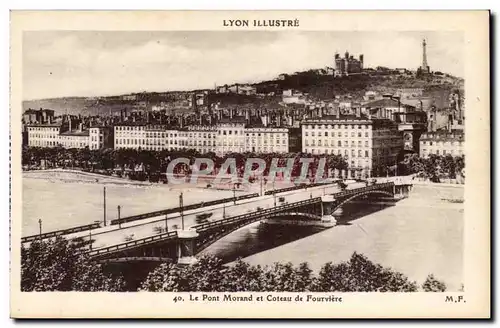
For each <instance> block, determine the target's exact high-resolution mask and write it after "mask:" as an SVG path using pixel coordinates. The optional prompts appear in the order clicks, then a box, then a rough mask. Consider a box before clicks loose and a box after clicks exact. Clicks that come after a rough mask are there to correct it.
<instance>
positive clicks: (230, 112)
mask: <svg viewBox="0 0 500 328" xmlns="http://www.w3.org/2000/svg"><path fill="white" fill-rule="evenodd" d="M229 118H230V119H233V109H232V108H229Z"/></svg>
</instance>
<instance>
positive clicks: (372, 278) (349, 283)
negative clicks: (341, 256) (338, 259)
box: [313, 252, 417, 292]
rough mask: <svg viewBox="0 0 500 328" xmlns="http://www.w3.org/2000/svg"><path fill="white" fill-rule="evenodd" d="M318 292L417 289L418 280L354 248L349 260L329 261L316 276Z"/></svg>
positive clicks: (409, 290)
mask: <svg viewBox="0 0 500 328" xmlns="http://www.w3.org/2000/svg"><path fill="white" fill-rule="evenodd" d="M313 290H314V291H318V292H329V291H330V292H333V291H335V292H375V291H376V292H414V291H417V285H416V283H415V282H412V281H410V280H408V278H407V277H406V276H404V275H403V274H402V273H399V272H396V271H393V270H392V269H388V268H383V267H382V266H381V265H379V264H374V263H372V262H371V261H370V260H368V259H367V258H366V257H365V256H364V255H361V254H358V253H356V252H354V253H353V254H352V256H351V258H350V259H349V261H348V262H344V263H340V264H337V265H333V264H332V263H331V262H330V263H326V264H325V265H324V266H323V267H322V268H321V270H320V272H319V275H318V278H317V279H316V281H315V283H314V286H313Z"/></svg>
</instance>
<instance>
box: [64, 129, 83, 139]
mask: <svg viewBox="0 0 500 328" xmlns="http://www.w3.org/2000/svg"><path fill="white" fill-rule="evenodd" d="M61 135H62V136H75V137H88V135H89V130H83V131H80V130H72V131H65V132H62V133H61Z"/></svg>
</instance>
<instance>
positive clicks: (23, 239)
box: [21, 223, 101, 243]
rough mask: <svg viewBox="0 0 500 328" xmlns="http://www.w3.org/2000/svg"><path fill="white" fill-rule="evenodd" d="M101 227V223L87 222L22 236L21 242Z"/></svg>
mask: <svg viewBox="0 0 500 328" xmlns="http://www.w3.org/2000/svg"><path fill="white" fill-rule="evenodd" d="M100 227H101V225H100V223H92V224H86V225H83V226H78V227H73V228H68V229H62V230H56V231H51V232H46V233H42V234H41V235H40V234H38V235H32V236H27V237H22V238H21V243H29V242H32V241H35V240H37V239H47V238H53V237H57V236H63V235H69V234H72V233H76V232H81V231H86V230H91V229H97V228H100Z"/></svg>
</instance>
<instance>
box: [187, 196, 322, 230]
mask: <svg viewBox="0 0 500 328" xmlns="http://www.w3.org/2000/svg"><path fill="white" fill-rule="evenodd" d="M319 201H321V197H315V198H311V199H306V200H301V201H299V202H295V203H291V204H285V205H282V206H276V207H273V208H268V209H262V210H258V211H255V212H251V213H246V214H242V215H238V216H233V217H230V218H227V219H223V220H218V221H214V222H207V223H201V224H197V225H194V226H192V227H191V229H195V230H196V231H204V230H207V229H209V228H213V227H217V226H223V225H226V224H231V223H234V222H238V221H241V220H245V219H249V218H253V217H261V216H263V215H266V214H272V213H276V212H281V211H283V210H287V209H291V208H295V207H299V206H303V205H309V204H313V203H317V202H319Z"/></svg>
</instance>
